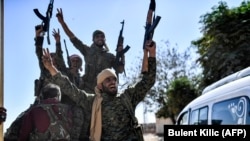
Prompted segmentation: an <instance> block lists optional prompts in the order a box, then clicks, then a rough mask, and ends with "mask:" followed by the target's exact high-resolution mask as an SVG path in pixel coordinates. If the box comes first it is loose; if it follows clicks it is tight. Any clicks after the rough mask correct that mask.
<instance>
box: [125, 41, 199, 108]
mask: <svg viewBox="0 0 250 141" xmlns="http://www.w3.org/2000/svg"><path fill="white" fill-rule="evenodd" d="M161 43H163V44H161V45H159V44H160V43H157V56H156V60H157V75H156V83H155V85H154V86H153V88H151V90H150V91H149V92H148V94H147V96H146V98H145V100H144V103H145V104H146V109H145V110H146V111H149V112H152V111H154V112H156V111H155V109H159V108H163V109H164V108H165V106H166V103H167V102H168V101H167V94H166V93H167V91H168V89H169V87H170V84H171V83H172V81H173V80H175V79H177V78H182V77H186V78H189V79H193V80H192V81H194V82H197V81H196V80H194V78H196V77H195V76H196V74H197V72H198V71H197V70H198V66H197V64H196V62H195V59H194V58H192V57H194V56H195V52H194V50H193V49H191V47H188V48H187V49H183V51H182V50H181V49H178V46H177V45H176V46H174V47H170V43H169V42H168V41H165V42H161ZM191 56H192V57H191ZM137 60H138V62H137V64H136V65H135V66H131V67H130V68H129V69H128V71H129V75H128V76H127V77H126V78H125V83H126V84H127V85H128V84H129V83H131V81H132V83H134V82H136V81H137V79H138V74H140V71H141V62H142V59H141V58H140V57H138V59H137ZM138 64H139V65H138ZM125 87H126V85H125ZM182 89H185V88H182ZM182 98H183V97H182ZM184 99H185V98H184ZM184 99H183V100H184ZM184 101H185V100H184ZM173 103H174V102H173ZM170 105H171V104H170ZM171 106H172V105H171Z"/></svg>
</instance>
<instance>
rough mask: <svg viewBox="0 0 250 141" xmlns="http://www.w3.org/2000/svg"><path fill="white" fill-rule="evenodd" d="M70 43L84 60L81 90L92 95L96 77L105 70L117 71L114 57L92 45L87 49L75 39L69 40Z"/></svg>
mask: <svg viewBox="0 0 250 141" xmlns="http://www.w3.org/2000/svg"><path fill="white" fill-rule="evenodd" d="M71 42H72V43H73V45H74V46H75V47H76V48H77V49H78V50H79V51H80V52H81V54H82V55H83V56H84V60H85V73H84V76H83V82H84V84H83V86H82V87H81V89H83V90H85V91H86V92H88V93H94V87H95V86H96V76H97V75H98V74H99V73H100V72H101V71H102V70H104V69H106V68H113V69H115V70H116V69H117V68H116V65H115V55H114V54H112V53H110V52H108V51H107V50H105V49H104V48H100V47H97V46H96V45H94V44H92V45H91V46H90V47H89V46H87V45H85V44H83V43H82V42H81V41H80V40H79V39H78V38H76V37H75V38H71Z"/></svg>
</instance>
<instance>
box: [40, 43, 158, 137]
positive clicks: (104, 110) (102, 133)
mask: <svg viewBox="0 0 250 141" xmlns="http://www.w3.org/2000/svg"><path fill="white" fill-rule="evenodd" d="M153 43H154V42H153ZM149 45H150V42H148V43H147V44H146V49H145V50H144V58H143V64H144V63H146V64H147V65H145V66H144V65H143V70H146V71H144V73H143V74H142V79H141V80H140V81H139V82H137V83H136V84H134V85H133V86H130V87H128V88H127V89H126V90H124V92H123V93H121V94H117V91H118V90H117V88H118V84H117V76H116V74H115V73H114V71H113V70H111V69H105V70H103V71H102V72H101V73H99V75H98V76H97V86H96V87H95V93H96V94H95V95H94V96H93V95H91V94H88V93H86V92H85V91H84V90H81V89H78V88H77V87H76V86H75V85H74V84H73V83H71V82H70V81H69V79H68V78H67V76H65V75H63V74H62V73H60V72H59V71H58V70H57V69H56V68H55V67H54V66H53V64H52V61H51V57H50V54H49V50H48V49H47V50H44V56H43V63H44V66H45V67H46V68H47V69H48V70H49V71H50V74H51V75H52V80H51V81H52V82H53V83H55V84H57V85H59V86H60V87H61V90H62V91H63V92H64V94H66V95H68V96H69V97H70V98H71V99H72V100H73V101H74V102H76V103H77V104H79V105H80V106H82V107H83V108H84V109H85V110H87V112H91V113H92V114H91V126H90V139H91V140H94V141H100V140H102V141H132V140H135V141H139V139H138V138H139V137H138V136H136V133H135V129H134V126H133V124H131V123H132V122H133V118H132V116H131V114H130V111H129V110H128V108H127V106H126V105H125V104H124V103H123V99H124V98H125V97H127V98H128V99H129V101H130V103H131V105H132V106H131V107H132V109H133V110H135V108H136V106H137V105H138V104H139V103H140V102H141V101H142V100H143V99H144V98H145V96H146V93H147V92H148V91H149V90H150V89H151V87H152V86H153V85H154V83H155V77H156V57H155V55H156V50H155V46H156V44H155V43H154V44H153V46H152V47H149ZM148 54H149V56H148ZM144 67H146V68H144ZM91 110H92V111H91ZM85 122H88V120H85Z"/></svg>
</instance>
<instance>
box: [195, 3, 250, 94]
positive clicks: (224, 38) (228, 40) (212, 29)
mask: <svg viewBox="0 0 250 141" xmlns="http://www.w3.org/2000/svg"><path fill="white" fill-rule="evenodd" d="M200 23H202V24H203V26H202V28H201V32H202V33H203V37H201V38H200V39H198V40H196V41H192V44H193V45H195V46H196V47H197V49H198V53H199V55H200V58H199V59H198V62H199V63H200V65H201V66H202V68H203V72H202V76H203V78H202V81H201V84H200V86H201V88H200V89H203V88H204V87H206V86H208V85H210V84H212V83H213V82H215V81H217V80H219V79H221V78H223V77H225V76H227V75H230V74H232V73H234V72H236V71H239V70H241V69H243V68H245V67H248V66H249V65H250V57H248V54H249V52H250V40H249V39H250V2H249V1H248V2H245V1H244V2H242V3H241V5H240V6H239V7H236V8H231V9H230V8H228V6H227V3H226V2H219V4H218V6H214V7H213V8H212V12H211V13H206V14H204V15H202V16H201V18H200Z"/></svg>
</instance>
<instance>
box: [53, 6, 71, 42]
mask: <svg viewBox="0 0 250 141" xmlns="http://www.w3.org/2000/svg"><path fill="white" fill-rule="evenodd" d="M56 17H57V20H58V22H59V23H60V24H61V26H62V28H63V30H64V32H65V33H66V34H67V36H68V37H69V38H70V39H71V38H73V37H75V35H74V33H73V32H72V31H71V30H70V29H69V27H68V25H67V24H66V22H65V21H64V19H63V11H62V8H60V9H58V8H57V14H56Z"/></svg>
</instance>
